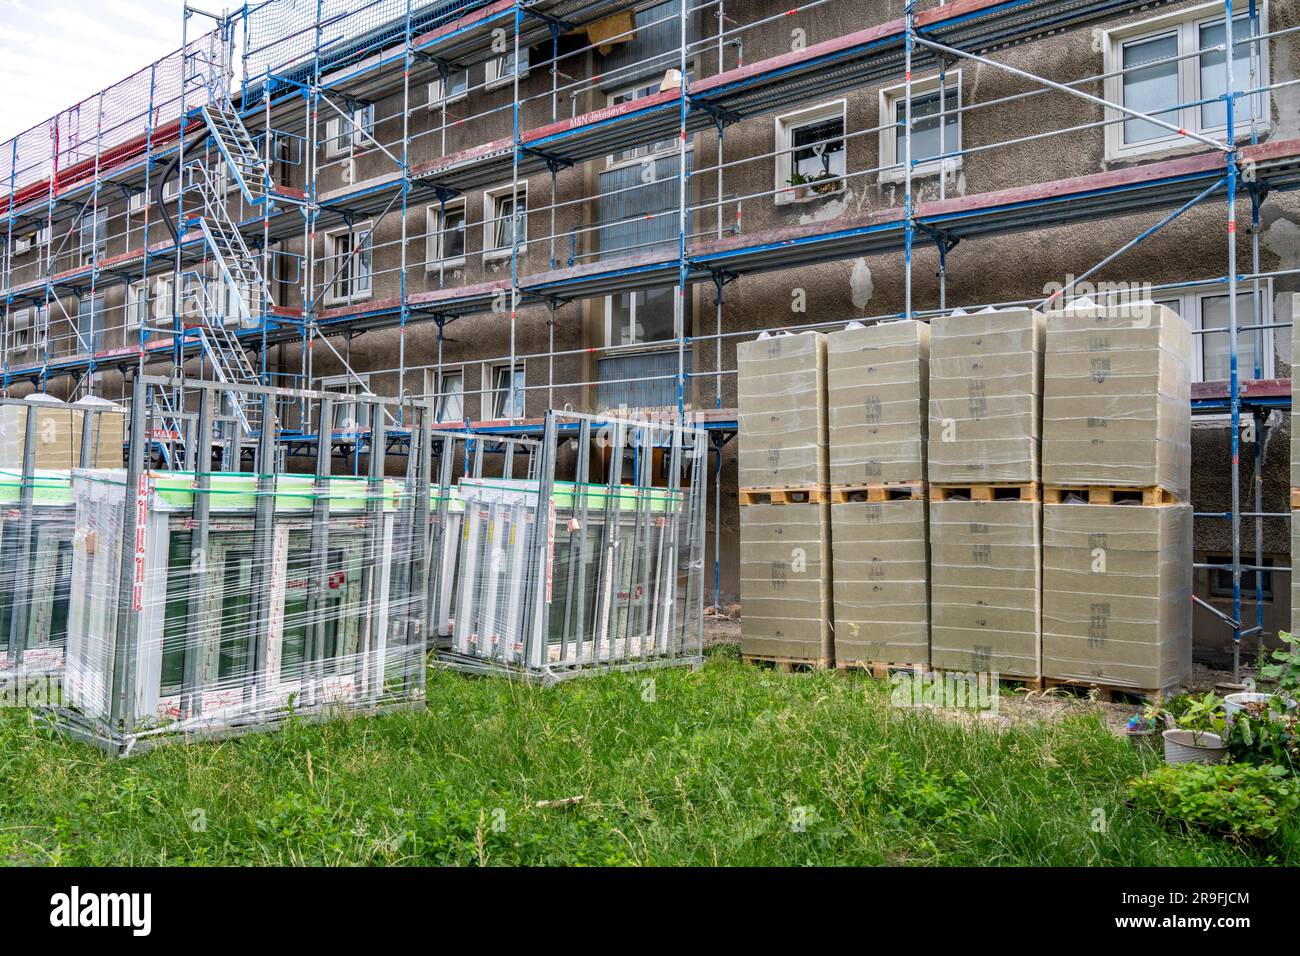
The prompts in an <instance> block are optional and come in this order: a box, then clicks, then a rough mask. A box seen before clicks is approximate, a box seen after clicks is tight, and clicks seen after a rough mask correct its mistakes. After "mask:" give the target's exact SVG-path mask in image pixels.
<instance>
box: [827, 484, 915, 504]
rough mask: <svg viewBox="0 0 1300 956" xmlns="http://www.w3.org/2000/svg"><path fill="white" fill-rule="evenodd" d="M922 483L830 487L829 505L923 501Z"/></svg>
mask: <svg viewBox="0 0 1300 956" xmlns="http://www.w3.org/2000/svg"><path fill="white" fill-rule="evenodd" d="M924 500H925V482H924V481H887V482H885V483H883V484H879V485H831V504H835V505H842V504H845V503H846V502H850V501H866V502H870V503H872V504H879V503H882V502H886V501H924Z"/></svg>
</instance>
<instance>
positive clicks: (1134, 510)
mask: <svg viewBox="0 0 1300 956" xmlns="http://www.w3.org/2000/svg"><path fill="white" fill-rule="evenodd" d="M1191 665H1192V506H1191V505H1188V504H1171V505H1161V506H1156V507H1141V506H1136V505H1086V504H1049V505H1044V506H1043V674H1044V676H1045V677H1048V678H1053V679H1057V680H1064V681H1079V682H1081V683H1097V684H1102V685H1107V686H1112V687H1128V688H1133V689H1135V690H1144V691H1165V690H1169V689H1171V688H1174V687H1176V686H1178V685H1180V684H1183V683H1185V682H1186V681H1187V679H1188V678H1189V677H1190V675H1191Z"/></svg>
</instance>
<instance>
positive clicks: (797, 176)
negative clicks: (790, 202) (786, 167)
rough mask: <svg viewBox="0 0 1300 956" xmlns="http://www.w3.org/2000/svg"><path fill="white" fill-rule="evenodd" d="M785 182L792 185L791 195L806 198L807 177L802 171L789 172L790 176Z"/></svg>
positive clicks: (796, 197)
mask: <svg viewBox="0 0 1300 956" xmlns="http://www.w3.org/2000/svg"><path fill="white" fill-rule="evenodd" d="M786 184H787V185H790V186H793V187H794V190H793V192H792V195H793V196H794V198H795V199H807V198H808V177H807V176H805V175H804V174H803V173H801V172H799V171H798V170H795V171H794V172H793V173H791V174H790V178H789V179H787V180H786Z"/></svg>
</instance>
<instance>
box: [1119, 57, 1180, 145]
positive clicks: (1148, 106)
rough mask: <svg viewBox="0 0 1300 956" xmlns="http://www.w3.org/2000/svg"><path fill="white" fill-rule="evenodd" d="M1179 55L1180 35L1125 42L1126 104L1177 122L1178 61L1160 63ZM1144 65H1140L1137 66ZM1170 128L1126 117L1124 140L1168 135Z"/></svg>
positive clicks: (1130, 107) (1127, 141)
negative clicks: (1149, 64)
mask: <svg viewBox="0 0 1300 956" xmlns="http://www.w3.org/2000/svg"><path fill="white" fill-rule="evenodd" d="M1177 55H1178V35H1177V34H1169V35H1168V36H1161V37H1154V38H1152V39H1149V40H1135V41H1133V42H1132V43H1126V44H1124V69H1125V71H1126V72H1125V74H1124V105H1125V106H1127V107H1128V108H1129V109H1131V110H1137V111H1138V112H1140V113H1147V114H1149V115H1152V116H1159V118H1160V119H1162V120H1165V121H1166V122H1170V123H1173V122H1175V121H1176V118H1177V115H1178V110H1177V106H1178V64H1177V63H1176V62H1169V63H1157V64H1156V65H1155V66H1145V67H1144V64H1147V63H1155V62H1156V61H1158V60H1165V59H1168V58H1170V57H1176V56H1177ZM1137 68H1140V69H1137ZM1168 135H1170V134H1169V131H1168V130H1165V129H1163V128H1162V127H1159V126H1157V125H1156V124H1155V123H1150V122H1147V121H1146V120H1141V119H1126V120H1125V121H1124V142H1125V143H1142V142H1145V141H1147V140H1152V139H1159V138H1160V137H1163V136H1168Z"/></svg>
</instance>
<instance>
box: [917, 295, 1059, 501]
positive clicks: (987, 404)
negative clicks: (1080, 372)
mask: <svg viewBox="0 0 1300 956" xmlns="http://www.w3.org/2000/svg"><path fill="white" fill-rule="evenodd" d="M1044 332H1045V327H1044V319H1043V316H1042V314H1041V313H1039V312H1035V311H1033V310H1032V309H1008V310H1005V311H1001V312H979V313H976V314H973V315H945V316H940V317H938V318H936V319H935V320H934V321H933V322H932V323H931V330H930V426H929V443H928V449H929V461H928V464H927V469H928V476H927V477H928V479H929V481H930V482H931V483H935V484H968V483H969V484H991V483H996V482H1027V481H1038V480H1039V479H1038V462H1039V437H1040V434H1041V431H1040V426H1041V418H1042V406H1041V401H1040V399H1041V396H1042V389H1043V339H1044Z"/></svg>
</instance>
